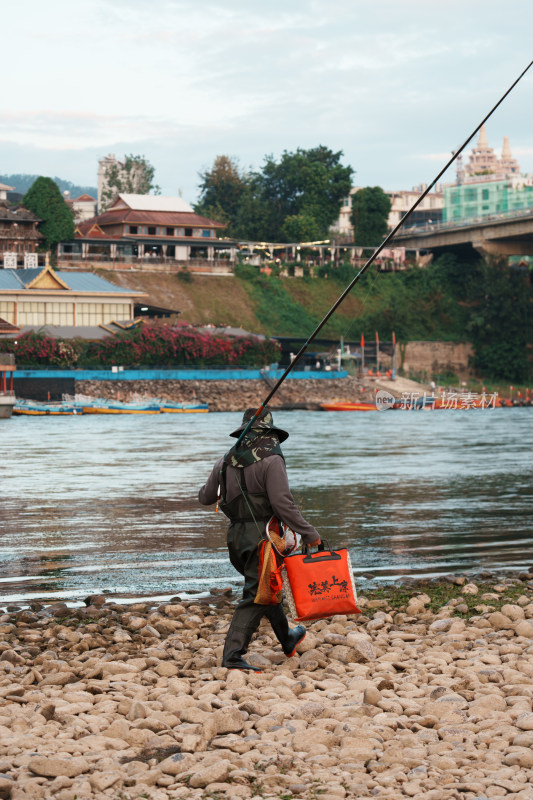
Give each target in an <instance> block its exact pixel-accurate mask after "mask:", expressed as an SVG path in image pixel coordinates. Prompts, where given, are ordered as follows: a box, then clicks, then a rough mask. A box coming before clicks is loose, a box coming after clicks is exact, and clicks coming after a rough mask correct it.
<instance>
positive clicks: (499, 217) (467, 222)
mask: <svg viewBox="0 0 533 800" xmlns="http://www.w3.org/2000/svg"><path fill="white" fill-rule="evenodd" d="M532 215H533V207H531V208H523V209H520V210H518V211H504V212H501V213H500V214H484V215H483V216H480V217H468V218H466V219H461V220H451V221H450V222H425V223H424V224H423V225H416V226H412V227H410V228H405V229H404V230H403V231H402V232H400V233H399V234H398V236H397V237H396V239H399V238H407V237H411V236H416V234H419V233H436V232H437V231H449V230H454V229H456V228H471V227H472V226H475V225H480V224H486V223H488V224H490V223H494V222H505V221H507V220H512V219H519V218H520V217H524V218H526V217H531V216H532Z"/></svg>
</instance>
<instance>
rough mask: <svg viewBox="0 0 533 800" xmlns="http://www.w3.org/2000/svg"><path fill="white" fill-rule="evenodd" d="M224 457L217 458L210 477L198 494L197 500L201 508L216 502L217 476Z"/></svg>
mask: <svg viewBox="0 0 533 800" xmlns="http://www.w3.org/2000/svg"><path fill="white" fill-rule="evenodd" d="M223 461H224V457H222V458H219V459H218V461H217V463H216V464H215V466H214V467H213V469H212V471H211V475H210V476H209V478H208V479H207V481H206V483H205V484H204V485H203V486H202V488H201V489H200V491H199V492H198V500H199V501H200V503H201V504H202V505H203V506H210V505H212V504H213V503H216V501H217V500H218V476H219V473H220V470H221V468H222V462H223Z"/></svg>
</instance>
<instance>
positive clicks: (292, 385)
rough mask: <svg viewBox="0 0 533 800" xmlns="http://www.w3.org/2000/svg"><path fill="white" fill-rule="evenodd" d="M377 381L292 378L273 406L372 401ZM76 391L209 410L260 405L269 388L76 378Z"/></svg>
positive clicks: (256, 383) (261, 385)
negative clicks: (202, 405) (206, 406)
mask: <svg viewBox="0 0 533 800" xmlns="http://www.w3.org/2000/svg"><path fill="white" fill-rule="evenodd" d="M375 388H376V387H375V385H373V384H372V383H371V382H370V381H368V380H359V379H358V378H355V377H348V378H340V379H333V380H291V381H289V380H288V381H286V382H285V383H284V384H283V387H282V389H281V390H280V391H279V392H278V393H277V394H276V395H275V397H274V398H273V400H272V404H271V407H272V408H273V409H275V408H294V407H305V408H319V404H320V403H325V402H327V401H328V400H351V401H353V402H367V403H368V402H373V400H374V394H375ZM76 392H77V393H80V394H83V395H86V396H88V397H102V398H104V399H106V400H121V401H123V402H129V401H139V400H149V399H150V398H152V397H157V398H160V399H161V400H168V401H171V402H176V403H194V402H197V403H208V404H209V410H210V411H244V409H246V408H252V407H259V405H260V404H261V402H262V401H263V400H264V398H265V395H266V394H267V392H268V386H267V384H266V383H265V382H264V381H260V380H250V381H244V380H243V381H167V380H164V381H76Z"/></svg>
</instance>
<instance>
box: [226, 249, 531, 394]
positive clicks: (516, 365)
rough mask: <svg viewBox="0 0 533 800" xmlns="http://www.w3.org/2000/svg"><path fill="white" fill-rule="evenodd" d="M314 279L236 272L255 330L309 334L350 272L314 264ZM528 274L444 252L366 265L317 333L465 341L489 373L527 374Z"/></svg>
mask: <svg viewBox="0 0 533 800" xmlns="http://www.w3.org/2000/svg"><path fill="white" fill-rule="evenodd" d="M317 274H318V275H319V276H321V277H319V278H316V279H310V278H303V279H291V280H286V279H285V280H284V279H281V278H279V277H278V276H276V275H275V274H272V275H265V274H264V273H260V272H258V270H257V269H254V268H253V267H250V266H248V265H243V266H241V267H238V268H237V270H236V277H237V278H238V280H239V281H240V282H241V284H242V285H243V286H244V287H245V288H246V291H247V292H248V294H249V297H250V300H251V302H252V304H253V307H254V311H255V314H256V317H257V319H258V320H259V322H260V323H261V326H262V330H263V331H264V332H265V333H269V334H270V335H276V334H277V335H280V336H301V337H304V336H308V335H309V334H310V333H311V331H312V330H313V329H314V328H315V327H316V325H317V324H318V322H319V321H320V319H321V318H322V317H323V316H324V314H326V312H327V311H328V309H329V308H330V307H331V306H332V305H333V303H334V302H335V300H336V298H337V297H338V295H339V294H340V291H341V289H342V288H343V287H345V286H346V285H348V283H349V282H350V280H351V279H352V278H353V277H354V276H355V270H354V268H353V267H352V266H351V265H349V264H341V265H339V267H333V266H331V265H328V266H324V267H319V268H317ZM531 301H532V292H531V286H530V281H529V277H528V275H527V274H525V273H524V272H522V271H518V270H516V269H514V268H513V267H508V266H507V265H505V264H504V263H503V262H499V261H490V262H487V261H480V260H475V261H474V260H472V261H470V262H469V261H459V260H458V259H457V258H456V257H455V256H453V255H443V256H441V257H440V258H438V259H436V261H435V262H434V263H432V264H430V265H429V266H428V267H426V268H425V269H410V270H408V271H405V272H394V273H392V272H391V273H380V274H377V273H376V272H373V271H372V270H370V271H369V272H367V273H366V274H365V275H364V276H363V277H362V278H361V280H360V281H359V283H358V284H357V285H356V286H355V287H354V289H353V291H352V293H351V294H350V295H349V296H348V297H347V298H346V299H345V300H344V301H343V303H342V305H341V306H340V307H339V309H338V310H337V312H336V313H335V314H334V316H333V317H332V319H331V320H330V321H329V322H328V324H327V325H326V326H325V327H324V329H323V335H324V336H327V337H330V338H336V337H340V336H344V337H345V338H355V339H357V338H358V337H359V336H360V334H361V333H364V334H365V335H370V336H373V335H374V332H375V331H379V334H380V337H381V338H382V339H383V340H386V339H388V340H390V339H391V338H392V333H393V331H394V333H395V335H396V339H397V341H398V342H399V343H400V344H402V343H406V342H408V341H417V340H422V341H423V340H427V341H449V342H459V341H471V342H472V344H473V346H474V349H475V359H474V364H473V366H474V367H475V369H476V370H477V372H478V373H479V374H480V375H483V376H484V377H486V378H490V379H492V380H498V379H500V380H504V381H514V382H516V383H519V382H523V381H526V380H527V378H528V376H529V365H528V358H527V345H528V343H531V342H532V341H533V325H532V318H531V316H532V315H531Z"/></svg>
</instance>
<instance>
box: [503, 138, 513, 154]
mask: <svg viewBox="0 0 533 800" xmlns="http://www.w3.org/2000/svg"><path fill="white" fill-rule="evenodd" d="M502 158H511V148H510V146H509V137H508V136H504V137H503V148H502Z"/></svg>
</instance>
